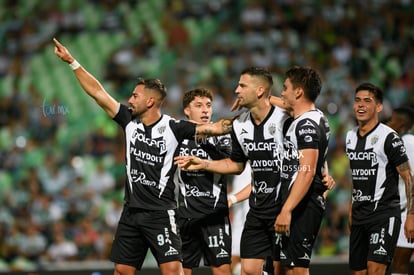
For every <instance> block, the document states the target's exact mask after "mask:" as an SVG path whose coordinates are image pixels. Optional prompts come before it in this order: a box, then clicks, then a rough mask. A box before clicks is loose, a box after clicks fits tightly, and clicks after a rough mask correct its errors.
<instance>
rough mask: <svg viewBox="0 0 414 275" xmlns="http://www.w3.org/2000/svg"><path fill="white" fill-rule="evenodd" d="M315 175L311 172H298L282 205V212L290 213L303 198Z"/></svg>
mask: <svg viewBox="0 0 414 275" xmlns="http://www.w3.org/2000/svg"><path fill="white" fill-rule="evenodd" d="M314 175H315V173H314V172H312V171H299V172H298V175H297V177H296V179H295V182H294V183H293V184H292V187H291V190H290V193H289V196H288V198H287V200H286V202H285V203H284V204H283V208H282V209H283V211H290V212H292V211H293V210H294V209H295V208H296V206H297V205H298V204H299V203H300V201H301V200H302V199H303V198H304V197H305V195H306V193H307V192H308V190H309V188H310V186H311V184H312V180H313V177H314Z"/></svg>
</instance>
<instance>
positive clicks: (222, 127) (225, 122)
mask: <svg viewBox="0 0 414 275" xmlns="http://www.w3.org/2000/svg"><path fill="white" fill-rule="evenodd" d="M235 118H236V117H232V118H222V119H220V120H219V121H216V122H214V123H208V124H203V125H198V126H197V137H198V139H201V138H204V137H209V136H220V135H225V134H228V133H230V132H231V130H232V129H233V120H234V119H235Z"/></svg>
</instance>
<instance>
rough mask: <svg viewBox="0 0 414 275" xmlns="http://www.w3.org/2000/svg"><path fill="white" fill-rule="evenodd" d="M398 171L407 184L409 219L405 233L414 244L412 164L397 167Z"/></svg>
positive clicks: (413, 182)
mask: <svg viewBox="0 0 414 275" xmlns="http://www.w3.org/2000/svg"><path fill="white" fill-rule="evenodd" d="M397 171H398V173H399V174H400V176H401V178H402V179H403V180H404V183H405V192H406V194H407V219H406V221H405V225H404V233H405V236H406V237H407V240H408V242H410V243H413V242H414V177H413V172H412V170H411V168H410V164H409V163H408V161H407V162H404V163H402V164H400V165H399V166H398V167H397Z"/></svg>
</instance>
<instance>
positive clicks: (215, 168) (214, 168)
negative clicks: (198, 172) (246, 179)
mask: <svg viewBox="0 0 414 275" xmlns="http://www.w3.org/2000/svg"><path fill="white" fill-rule="evenodd" d="M202 166H203V170H205V171H209V172H213V173H217V174H240V173H241V172H242V171H243V169H244V163H241V162H235V161H232V160H231V159H230V158H226V159H221V160H207V159H203V160H202Z"/></svg>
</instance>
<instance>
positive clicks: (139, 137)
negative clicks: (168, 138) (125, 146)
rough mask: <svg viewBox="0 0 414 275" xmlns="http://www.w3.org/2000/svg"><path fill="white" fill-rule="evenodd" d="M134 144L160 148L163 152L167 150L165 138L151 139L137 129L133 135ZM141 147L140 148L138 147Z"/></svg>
mask: <svg viewBox="0 0 414 275" xmlns="http://www.w3.org/2000/svg"><path fill="white" fill-rule="evenodd" d="M131 141H132V144H135V143H136V142H137V141H139V142H142V143H145V144H147V145H148V146H151V147H158V148H160V149H161V150H165V147H166V145H165V140H164V139H163V138H149V137H147V136H146V135H145V133H142V132H140V131H138V129H136V130H135V131H134V132H133V133H132V140H131ZM137 147H139V146H137Z"/></svg>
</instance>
